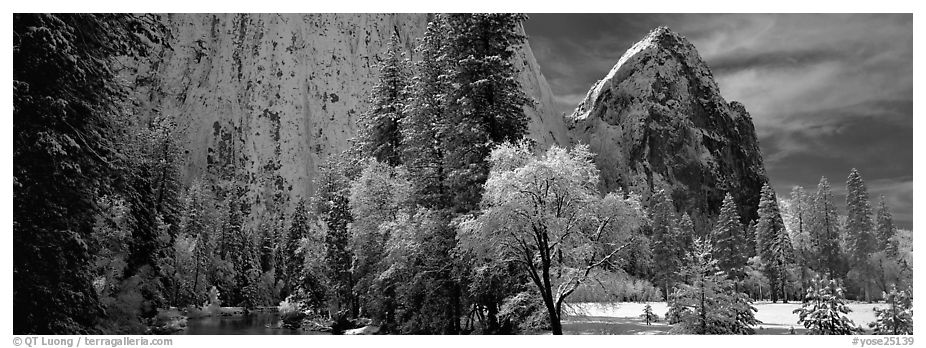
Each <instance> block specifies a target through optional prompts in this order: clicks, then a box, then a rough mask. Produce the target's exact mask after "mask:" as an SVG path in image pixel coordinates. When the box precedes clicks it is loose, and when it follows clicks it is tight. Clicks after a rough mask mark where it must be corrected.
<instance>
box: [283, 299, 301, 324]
mask: <svg viewBox="0 0 926 348" xmlns="http://www.w3.org/2000/svg"><path fill="white" fill-rule="evenodd" d="M305 317H306V314H305V310H303V309H302V305H300V304H299V302H298V301H295V300H294V299H293V297H292V296H289V297H287V298H286V299H285V300H283V301H282V302H280V320H281V321H282V322H283V327H285V328H288V329H298V328H299V327H301V326H302V319H305Z"/></svg>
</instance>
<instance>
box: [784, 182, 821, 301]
mask: <svg viewBox="0 0 926 348" xmlns="http://www.w3.org/2000/svg"><path fill="white" fill-rule="evenodd" d="M812 198H813V197H812V195H809V194H808V193H807V191H806V190H804V188H803V187H801V186H795V187H794V188H793V189H792V190H791V199H790V200H789V201H788V205H787V207H786V208H783V209H782V210H783V211H782V218H783V219H785V227H787V229H788V234H789V235H790V237H791V242H792V244H793V245H794V261H795V263H796V264H797V267H798V269H799V270H798V272H799V273H800V274H799V278H800V282H801V289H802V290H803V289H805V288H807V287H808V286H810V278H809V276H810V272H811V267H812V266H814V265H815V262H816V257H817V255H816V254H815V252H814V248H813V240H812V238H811V237H810V232H809V229H808V220H809V216H810V213H811V211H810V208H811V205H812ZM785 216H787V218H785Z"/></svg>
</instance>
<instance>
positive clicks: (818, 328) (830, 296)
mask: <svg viewBox="0 0 926 348" xmlns="http://www.w3.org/2000/svg"><path fill="white" fill-rule="evenodd" d="M851 311H852V310H851V309H849V307H847V306H846V300H845V296H844V294H843V289H842V287H841V286H840V285H839V284H838V283H837V282H836V281H835V280H828V279H819V278H818V279H814V280H813V281H811V287H810V288H808V289H807V295H806V296H804V302H803V304H802V305H801V308H798V309H795V310H794V313H796V314H798V315H799V319H798V321H797V323H798V324H803V325H804V327H805V328H807V330H808V332H807V333H808V334H810V335H851V334H856V333H860V332H861V330H860V329H859V328H857V327H856V326H855V323H854V322H852V319H849V317H848V316H847V314H849V312H851Z"/></svg>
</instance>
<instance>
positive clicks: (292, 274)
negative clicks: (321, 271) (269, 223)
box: [280, 198, 309, 298]
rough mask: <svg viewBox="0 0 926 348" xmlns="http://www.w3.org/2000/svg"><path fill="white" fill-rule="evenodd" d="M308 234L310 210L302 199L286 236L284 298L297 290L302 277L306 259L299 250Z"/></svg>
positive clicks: (294, 212)
mask: <svg viewBox="0 0 926 348" xmlns="http://www.w3.org/2000/svg"><path fill="white" fill-rule="evenodd" d="M308 234H309V217H308V210H306V205H305V199H304V198H302V199H299V202H298V203H296V209H295V210H294V211H293V215H292V219H291V221H290V225H289V230H288V231H287V234H286V247H285V249H284V250H283V262H284V264H283V293H281V294H280V296H282V297H284V298H285V297H287V296H289V295H290V294H292V293H293V292H294V291H295V290H296V288H297V286H298V283H299V280H300V277H301V276H302V269H303V267H302V266H303V260H304V257H303V255H302V253H300V252H299V248H300V246H301V243H302V240H303V238H305V237H306V236H308Z"/></svg>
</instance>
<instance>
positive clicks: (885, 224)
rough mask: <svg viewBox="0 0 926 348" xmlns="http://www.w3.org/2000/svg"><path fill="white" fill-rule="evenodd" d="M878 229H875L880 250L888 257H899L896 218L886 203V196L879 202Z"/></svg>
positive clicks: (882, 196)
mask: <svg viewBox="0 0 926 348" xmlns="http://www.w3.org/2000/svg"><path fill="white" fill-rule="evenodd" d="M876 222H877V228H876V229H875V231H876V234H877V239H878V245H879V247H878V249H880V250H884V251H887V252H888V255H897V250H898V247H897V243H896V242H895V241H896V240H895V238H894V235H896V234H897V228H896V227H894V217H893V215H891V210H890V208H888V206H887V204H886V203H884V195H881V200H880V201H878V217H877V221H876Z"/></svg>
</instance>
